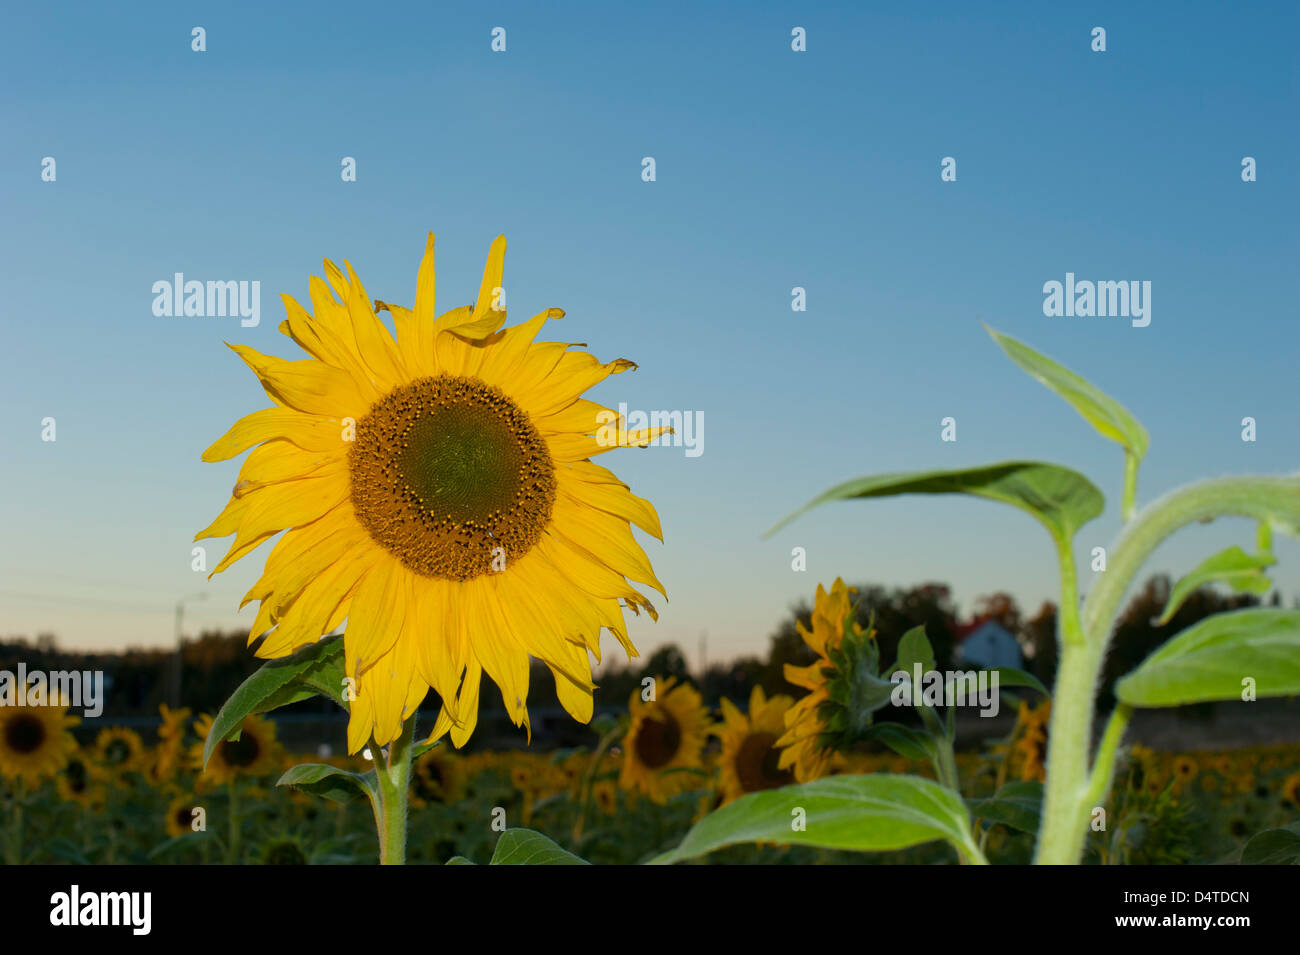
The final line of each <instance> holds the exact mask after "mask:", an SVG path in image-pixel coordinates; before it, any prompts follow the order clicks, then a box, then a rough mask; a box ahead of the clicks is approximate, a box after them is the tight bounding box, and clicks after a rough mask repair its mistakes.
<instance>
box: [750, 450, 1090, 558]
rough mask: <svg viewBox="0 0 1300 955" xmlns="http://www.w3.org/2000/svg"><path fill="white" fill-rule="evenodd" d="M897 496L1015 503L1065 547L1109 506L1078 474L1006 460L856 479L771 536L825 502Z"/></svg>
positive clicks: (813, 503) (809, 505)
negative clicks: (963, 496) (943, 496)
mask: <svg viewBox="0 0 1300 955" xmlns="http://www.w3.org/2000/svg"><path fill="white" fill-rule="evenodd" d="M895 494H974V495H976V496H977V497H986V498H989V499H990V500H994V501H1002V502H1003V503H1005V504H1012V505H1014V506H1016V507H1018V508H1020V509H1021V510H1024V511H1028V512H1029V513H1030V514H1032V515H1034V517H1036V518H1038V520H1039V521H1041V522H1042V523H1043V525H1044V526H1045V527H1046V528H1047V529H1048V531H1049V532H1050V533H1051V534H1052V536H1053V537H1054V538H1055V539H1056V540H1057V542H1058V543H1059V544H1061V545H1063V546H1064V545H1068V544H1069V542H1070V541H1071V540H1073V539H1074V534H1075V532H1076V531H1077V530H1078V529H1079V528H1080V527H1082V526H1083V525H1084V524H1086V523H1088V521H1090V520H1092V519H1093V518H1094V517H1096V516H1097V515H1098V514H1100V513H1101V512H1102V508H1103V507H1104V506H1105V498H1103V497H1102V494H1101V491H1099V490H1097V488H1096V486H1095V485H1094V484H1093V483H1092V482H1091V481H1089V480H1088V479H1087V478H1086V477H1084V476H1083V475H1082V474H1079V473H1078V472H1076V471H1071V470H1070V469H1069V468H1063V467H1060V466H1059V465H1056V464H1043V463H1040V462H1037V461H1007V462H1004V463H1002V464H990V465H985V466H984V467H978V468H963V469H960V470H955V471H910V472H907V473H901V474H877V475H873V476H869V477H861V478H855V479H854V480H852V481H846V482H845V483H843V484H839V485H837V486H835V487H833V488H831V489H830V490H829V491H825V492H824V493H822V494H820V495H818V496H817V497H815V498H813V499H812V500H811V501H809V502H808V503H807V504H806V505H804V506H803V507H802V508H800V509H799V510H797V511H795V512H794V513H793V514H791V515H790V516H789V517H787V518H785V519H783V520H782V521H780V522H779V523H778V524H777V525H776V526H775V527H773V528H772V529H771V530H770V531H768V532H767V533H768V534H769V535H771V534H773V533H775V532H776V531H777V530H779V529H780V528H781V527H784V526H785V525H786V524H788V523H789V522H790V521H792V520H794V519H795V518H796V517H798V516H799V515H801V514H803V513H805V512H806V511H809V510H811V509H812V508H814V507H817V506H818V505H820V504H825V503H826V502H827V501H842V500H847V499H849V498H857V497H889V496H891V495H895Z"/></svg>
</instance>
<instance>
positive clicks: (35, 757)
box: [0, 706, 81, 784]
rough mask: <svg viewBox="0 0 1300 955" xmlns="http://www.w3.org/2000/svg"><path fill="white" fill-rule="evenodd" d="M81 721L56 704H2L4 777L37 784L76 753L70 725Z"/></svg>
mask: <svg viewBox="0 0 1300 955" xmlns="http://www.w3.org/2000/svg"><path fill="white" fill-rule="evenodd" d="M80 722H81V720H80V718H79V717H76V716H69V715H68V714H67V712H66V711H65V710H63V709H60V708H59V707H54V706H0V776H4V777H7V778H10V779H20V780H22V781H23V782H25V783H28V784H35V783H37V782H39V781H40V780H42V779H47V778H49V777H51V776H53V775H54V774H55V773H57V772H58V771H59V770H60V769H62V768H63V767H64V766H65V765H66V764H67V761H68V756H69V755H70V754H71V753H73V752H75V750H76V748H77V741H76V740H75V739H73V737H72V733H71V732H69V730H70V728H71V727H73V726H76V725H77V724H78V723H80Z"/></svg>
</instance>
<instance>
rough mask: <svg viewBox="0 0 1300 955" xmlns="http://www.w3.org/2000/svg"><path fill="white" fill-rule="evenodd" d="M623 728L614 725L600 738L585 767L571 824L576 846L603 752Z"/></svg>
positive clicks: (620, 734)
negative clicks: (576, 816)
mask: <svg viewBox="0 0 1300 955" xmlns="http://www.w3.org/2000/svg"><path fill="white" fill-rule="evenodd" d="M623 732H624V727H623V726H621V725H616V726H615V727H614V728H613V729H611V730H610V731H609V732H607V733H606V734H605V735H604V736H602V737H601V738H600V741H599V742H598V743H597V744H596V751H595V752H594V753H592V755H591V762H590V763H589V764H588V765H587V771H586V773H584V774H583V778H582V790H581V793H580V795H579V800H578V821H577V822H575V823H574V824H573V843H574V845H575V846H576V845H577V843H578V840H579V839H581V838H582V827H583V826H584V825H585V824H586V821H587V808H588V807H589V806H590V805H591V790H592V786H593V784H594V781H595V778H596V772H597V770H598V769H599V768H600V761H601V760H602V759H604V758H605V752H606V750H608V749H609V748H610V747H611V746H613V745H614V742H615V741H616V740H617V739H618V738H619V737H621V736H622V735H623Z"/></svg>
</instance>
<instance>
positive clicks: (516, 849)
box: [490, 829, 590, 865]
mask: <svg viewBox="0 0 1300 955" xmlns="http://www.w3.org/2000/svg"><path fill="white" fill-rule="evenodd" d="M490 865H590V863H588V862H587V860H586V859H581V858H579V857H578V856H575V855H574V854H573V853H572V852H569V851H568V850H567V849H562V848H560V847H559V846H558V845H556V844H555V843H554V842H552V841H551V840H550V839H548V838H547V837H546V836H544V835H542V834H541V833H540V832H534V831H533V830H532V829H507V830H506V831H505V832H503V833H501V838H500V839H498V840H497V847H496V851H495V852H493V853H492V861H491V863H490Z"/></svg>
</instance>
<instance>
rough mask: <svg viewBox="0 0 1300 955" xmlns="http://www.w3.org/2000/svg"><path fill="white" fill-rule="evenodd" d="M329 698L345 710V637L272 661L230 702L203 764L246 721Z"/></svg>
mask: <svg viewBox="0 0 1300 955" xmlns="http://www.w3.org/2000/svg"><path fill="white" fill-rule="evenodd" d="M322 695H323V696H328V697H329V698H330V699H332V700H334V702H336V703H338V704H339V705H340V706H342V707H343V708H344V709H346V708H347V700H346V699H345V698H344V696H343V636H342V635H341V634H339V635H336V636H331V637H326V638H325V639H323V640H318V641H317V642H316V643H313V644H312V645H311V646H308V647H304V648H303V649H301V650H299V651H298V652H297V653H295V654H293V655H292V656H287V657H282V658H281V659H279V660H272V661H271V662H270V663H267V664H266V665H264V666H262V667H261V668H259V669H258V670H257V672H255V673H254V674H253V675H252V676H250V677H249V678H248V679H247V680H245V681H244V682H243V683H241V684H240V685H239V688H238V689H237V690H235V692H234V693H232V694H230V699H228V700H226V702H225V703H224V704H222V707H221V709H220V711H218V713H217V715H216V718H215V719H214V720H213V721H212V729H211V731H210V732H209V733H208V738H207V741H206V742H205V743H204V744H203V765H204V766H205V767H206V766H207V764H208V759H209V758H210V757H211V756H212V751H213V750H214V749H216V748H217V744H218V743H220V742H221V741H222V740H225V739H237V738H238V737H239V729H240V727H241V726H243V724H244V719H245V718H246V717H248V716H252V715H254V714H257V713H266V712H268V711H270V710H274V709H277V708H278V707H281V706H286V705H288V704H289V703H296V702H297V701H299V700H305V699H308V698H309V697H313V696H322Z"/></svg>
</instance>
